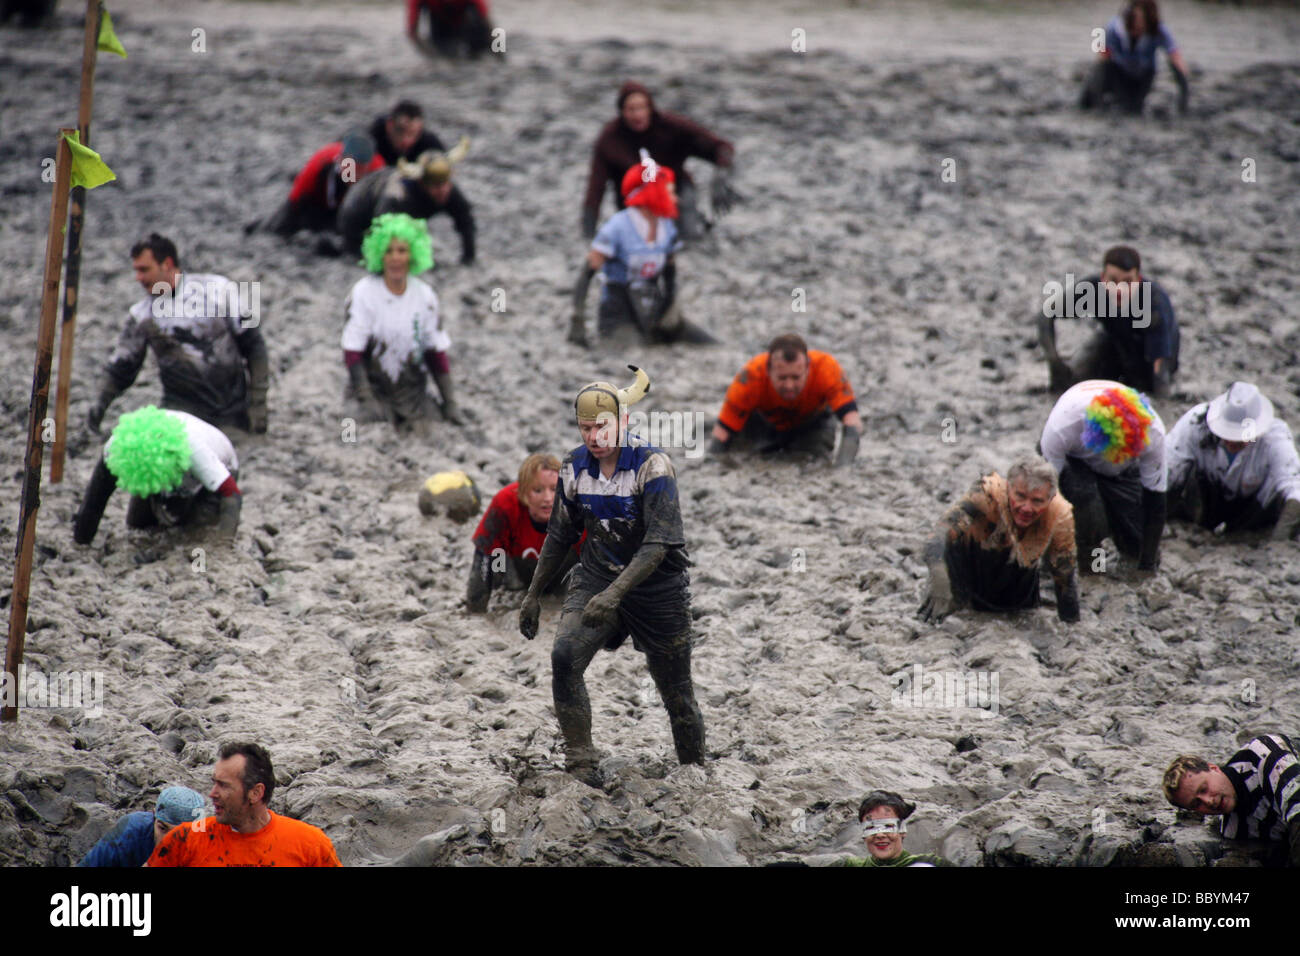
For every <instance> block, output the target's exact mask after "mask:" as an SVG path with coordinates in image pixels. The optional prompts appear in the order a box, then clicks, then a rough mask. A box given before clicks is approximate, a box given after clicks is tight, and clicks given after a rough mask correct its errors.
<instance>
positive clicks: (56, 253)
mask: <svg viewBox="0 0 1300 956" xmlns="http://www.w3.org/2000/svg"><path fill="white" fill-rule="evenodd" d="M72 132H73V131H72V130H71V129H61V130H59V145H58V147H57V151H56V153H55V155H56V156H57V157H58V158H57V160H56V161H55V165H54V198H53V200H52V202H51V203H50V231H49V235H47V236H46V239H45V287H44V289H43V290H42V293H41V324H40V327H39V329H38V331H37V333H36V371H35V372H34V373H33V375H32V403H31V406H30V407H29V408H28V410H27V468H26V470H25V471H24V473H23V500H22V506H21V507H20V508H19V511H18V541H17V544H16V545H15V546H14V590H13V594H12V595H11V596H10V598H9V644H8V646H7V647H6V648H5V676H6V677H7V678H8V680H7V681H6V682H5V683H6V684H7V685H8V687H9V688H12V690H13V693H14V695H15V696H14V705H13V706H10V705H9V702H8V697H7V695H6V697H5V700H4V707H3V709H0V721H5V722H9V721H15V720H17V719H18V698H17V693H18V670H19V667H20V666H21V665H22V662H23V641H24V639H25V638H26V636H27V592H28V589H29V588H30V586H31V583H32V551H33V550H34V548H35V547H36V513H37V511H39V510H40V507H41V458H42V456H43V454H44V451H45V445H44V443H43V442H42V441H41V433H42V432H43V431H44V430H45V413H46V411H47V410H48V408H49V397H50V363H51V362H52V361H53V359H54V325H55V318H56V317H57V313H58V309H59V273H60V272H62V271H63V224H64V223H66V222H67V221H68V179H69V177H70V176H71V175H72V150H71V149H69V148H68V142H67V140H65V139H64V138H63V137H64V135H65V134H71V133H72Z"/></svg>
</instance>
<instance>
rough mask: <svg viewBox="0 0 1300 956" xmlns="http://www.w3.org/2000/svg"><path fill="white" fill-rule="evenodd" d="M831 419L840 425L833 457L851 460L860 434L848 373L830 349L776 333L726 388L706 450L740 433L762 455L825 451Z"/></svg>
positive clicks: (830, 441)
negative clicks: (841, 430)
mask: <svg viewBox="0 0 1300 956" xmlns="http://www.w3.org/2000/svg"><path fill="white" fill-rule="evenodd" d="M832 416H834V417H832ZM835 418H839V419H840V421H841V422H842V423H843V426H844V428H843V434H842V436H841V439H840V450H839V453H838V454H837V455H836V456H835V462H834V464H835V466H836V467H841V466H844V465H848V464H850V463H852V461H853V459H854V457H856V456H857V453H858V443H859V441H860V440H861V438H862V416H861V415H860V414H859V413H858V402H857V399H856V398H855V397H854V395H853V388H852V387H851V386H850V385H849V380H848V376H846V375H845V374H844V371H843V370H842V369H841V368H840V363H839V362H837V361H836V360H835V358H834V357H833V356H832V355H831V354H830V353H828V352H819V351H817V350H816V349H812V350H810V349H809V348H808V346H807V344H806V343H805V342H804V340H803V339H802V338H801V337H800V336H798V335H795V334H794V333H787V334H785V335H778V336H777V337H776V338H774V339H773V340H772V342H771V344H770V345H768V348H767V351H766V352H763V353H762V354H760V355H756V356H754V357H753V358H752V359H750V360H749V361H748V362H747V363H746V364H745V367H744V368H743V369H741V370H740V372H739V374H737V375H736V378H735V380H734V381H733V382H732V383H731V386H730V387H729V388H728V389H727V397H726V399H725V400H724V401H723V404H722V411H721V412H719V413H718V421H717V424H715V425H714V426H713V438H712V441H711V442H710V443H709V451H710V452H711V453H712V454H715V455H717V454H722V453H723V452H725V451H726V450H727V449H728V448H729V447H731V444H732V442H733V440H734V439H735V436H736V435H737V434H739V435H740V436H741V438H742V440H743V441H746V442H750V443H752V444H754V445H755V446H757V447H758V449H759V451H760V452H761V453H762V454H771V453H773V452H779V451H787V450H788V451H801V452H811V453H813V454H828V453H829V452H830V450H831V448H832V447H833V446H834V445H835Z"/></svg>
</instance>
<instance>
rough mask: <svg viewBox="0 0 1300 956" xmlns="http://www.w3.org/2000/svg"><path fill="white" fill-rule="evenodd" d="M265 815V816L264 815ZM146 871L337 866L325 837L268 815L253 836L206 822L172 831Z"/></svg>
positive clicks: (214, 821)
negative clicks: (268, 818)
mask: <svg viewBox="0 0 1300 956" xmlns="http://www.w3.org/2000/svg"><path fill="white" fill-rule="evenodd" d="M268 812H270V811H268ZM148 865H149V866H342V865H343V864H342V863H340V862H339V858H338V856H337V855H336V854H335V852H334V844H332V843H331V842H330V838H329V837H327V836H326V835H325V833H324V832H323V831H322V830H320V829H318V828H317V827H314V826H312V825H311V824H310V823H303V822H302V821H301V820H295V819H293V818H292V817H282V816H280V815H279V814H278V813H271V821H270V822H269V823H268V824H267V825H266V826H264V827H262V829H260V830H258V831H257V832H256V833H236V832H235V831H234V830H232V829H231V828H230V827H229V826H228V825H226V824H224V823H218V822H217V818H216V817H207V818H205V819H203V820H198V821H194V822H192V823H182V824H181V825H180V826H176V827H172V828H171V829H170V830H168V831H167V835H166V836H165V837H163V838H162V842H161V843H159V844H158V845H157V846H156V847H154V850H153V854H152V855H151V856H150V857H149V864H148Z"/></svg>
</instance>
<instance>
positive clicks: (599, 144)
mask: <svg viewBox="0 0 1300 956" xmlns="http://www.w3.org/2000/svg"><path fill="white" fill-rule="evenodd" d="M633 93H644V94H645V96H646V98H647V99H649V100H650V128H649V129H647V130H646V131H645V132H644V133H635V132H633V131H632V130H630V129H628V127H627V126H626V125H625V124H624V123H623V101H624V100H625V99H627V98H628V97H629V96H631V95H632V94H633ZM618 109H619V115H618V116H617V117H616V118H614V119H612V120H610V121H609V122H608V123H606V124H605V127H604V128H603V129H602V130H601V131H600V136H599V137H597V139H596V147H595V149H594V150H593V151H592V154H591V174H590V175H589V176H588V178H587V195H586V198H584V199H583V201H582V205H583V207H584V208H586V209H594V210H599V209H600V199H601V193H602V192H604V190H605V184H606V183H610V184H611V185H612V186H613V190H614V202H615V204H616V205H617V206H618V208H619V209H622V208H623V194H622V192H620V190H619V184H620V183H622V181H623V174H624V173H626V172H627V171H628V170H629V169H631V168H632V167H633V166H635V165H636V164H637V163H639V162H641V150H642V149H644V150H646V151H647V152H648V153H649V154H650V156H651V158H652V159H654V161H655V162H656V163H658V164H659V165H660V166H667V167H668V168H669V169H671V170H672V171H673V175H674V176H676V177H677V182H678V184H679V185H685V184H688V183H690V182H691V177H690V176H689V175H688V174H687V172H686V169H685V163H686V159H687V157H690V156H698V157H699V158H700V159H707V160H708V161H709V162H711V163H713V164H714V165H717V166H730V165H731V158H732V154H733V152H734V150H733V149H732V146H731V144H730V143H729V142H727V141H726V140H725V139H720V138H718V137H717V136H714V135H713V134H712V133H710V132H709V131H708V130H707V129H705V128H704V127H703V126H700V125H699V124H698V123H693V122H691V121H690V120H688V119H687V118H686V117H684V116H678V115H677V114H676V113H665V112H661V111H659V110H656V109H655V105H654V98H653V97H651V96H650V91H649V90H647V89H646V88H645V87H644V86H642V85H641V84H640V83H634V82H628V83H624V84H623V86H622V88H621V89H619V91H618Z"/></svg>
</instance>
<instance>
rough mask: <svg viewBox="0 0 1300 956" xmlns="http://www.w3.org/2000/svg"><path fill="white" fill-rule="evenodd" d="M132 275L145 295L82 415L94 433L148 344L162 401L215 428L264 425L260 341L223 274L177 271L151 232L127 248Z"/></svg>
mask: <svg viewBox="0 0 1300 956" xmlns="http://www.w3.org/2000/svg"><path fill="white" fill-rule="evenodd" d="M131 265H132V267H133V268H134V270H135V278H136V281H137V282H139V283H140V286H141V287H142V288H143V289H144V290H145V291H146V292H147V293H149V295H148V297H147V298H144V299H141V300H140V301H139V302H137V303H136V304H135V305H133V306H131V310H130V314H129V315H128V316H127V320H126V326H125V327H124V328H123V329H122V334H121V335H120V336H119V338H118V340H117V349H116V350H115V351H114V352H113V355H112V357H111V358H110V359H109V361H108V365H107V366H105V368H104V375H103V380H102V382H101V384H100V390H99V398H98V399H97V400H96V401H95V404H94V405H92V406H91V408H90V411H89V413H88V414H87V416H86V425H87V427H88V428H89V429H90V431H92V432H94V433H96V434H98V433H99V426H100V423H101V422H102V421H103V420H104V413H105V412H106V411H107V410H108V406H109V405H111V404H112V403H113V400H114V399H115V398H117V396H119V395H121V394H122V392H124V391H126V390H127V389H128V388H130V387H131V385H132V384H133V383H134V382H135V379H136V376H137V375H139V374H140V367H141V366H142V365H143V364H144V357H145V353H146V352H147V351H148V350H150V349H152V350H153V354H154V358H155V359H157V361H158V377H159V379H160V380H161V381H162V407H163V408H169V409H174V410H175V411H180V412H188V413H189V414H191V415H194V416H196V417H197V418H201V419H203V420H204V421H205V422H207V423H208V424H209V425H214V426H216V427H217V428H226V427H229V426H232V425H233V426H234V427H235V428H242V429H244V430H246V431H253V432H259V433H261V432H265V431H266V388H267V380H268V378H269V373H268V368H267V356H266V343H265V342H264V341H263V340H262V333H261V332H260V331H259V329H258V323H259V317H258V315H257V308H256V305H255V304H254V303H253V302H251V301H250V302H243V301H241V297H240V294H239V288H238V287H237V286H236V285H235V283H233V282H231V281H230V280H229V279H227V278H226V277H225V276H219V275H188V274H183V273H182V272H181V265H180V257H179V255H178V254H177V252H176V244H175V243H173V242H172V241H171V240H170V239H168V238H167V237H165V236H160V235H159V234H158V233H156V232H155V233H151V234H150V235H149V237H148V238H147V239H142V240H140V241H139V242H137V243H136V244H135V245H134V246H132V247H131Z"/></svg>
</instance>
